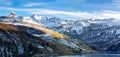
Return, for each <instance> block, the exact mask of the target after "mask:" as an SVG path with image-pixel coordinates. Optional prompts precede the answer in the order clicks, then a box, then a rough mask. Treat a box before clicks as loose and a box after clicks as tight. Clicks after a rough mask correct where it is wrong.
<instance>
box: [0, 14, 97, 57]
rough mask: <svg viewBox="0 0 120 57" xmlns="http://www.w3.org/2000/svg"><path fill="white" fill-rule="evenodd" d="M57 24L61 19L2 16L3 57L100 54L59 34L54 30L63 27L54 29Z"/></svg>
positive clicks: (0, 26) (0, 25)
mask: <svg viewBox="0 0 120 57" xmlns="http://www.w3.org/2000/svg"><path fill="white" fill-rule="evenodd" d="M38 17H39V16H38ZM47 20H48V21H47ZM55 20H56V21H59V20H60V19H59V20H57V19H56V18H48V17H42V18H40V19H36V17H35V16H31V17H16V18H13V17H9V16H0V39H1V40H0V57H32V56H33V55H34V56H35V54H56V55H65V54H66V55H67V54H77V53H78V54H80V53H97V51H95V50H93V49H91V48H90V47H88V46H87V45H86V44H84V43H83V42H82V41H80V40H76V39H73V38H69V36H67V35H65V34H62V33H59V32H57V30H56V31H54V30H52V29H50V28H54V27H59V26H56V25H55V26H54V25H52V24H53V23H54V21H55ZM61 21H62V20H61ZM65 21H66V20H65ZM65 21H64V22H62V23H61V22H60V23H57V24H58V25H60V26H61V25H63V24H65ZM52 22H53V23H52ZM45 24H48V25H49V26H47V25H45ZM54 24H56V23H54ZM51 26H53V27H51ZM46 27H48V28H46ZM49 27H50V28H49Z"/></svg>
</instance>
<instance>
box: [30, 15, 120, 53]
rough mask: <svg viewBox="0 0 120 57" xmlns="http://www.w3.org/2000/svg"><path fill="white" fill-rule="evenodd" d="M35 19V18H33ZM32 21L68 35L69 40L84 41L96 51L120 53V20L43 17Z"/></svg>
mask: <svg viewBox="0 0 120 57" xmlns="http://www.w3.org/2000/svg"><path fill="white" fill-rule="evenodd" d="M33 17H34V18H33ZM39 17H41V18H35V16H32V19H35V20H37V21H38V22H37V23H39V24H42V25H43V26H45V27H47V28H49V29H53V30H55V31H57V32H60V33H62V34H64V35H67V36H68V37H69V38H74V39H79V40H82V41H83V42H84V43H86V44H88V45H89V46H91V47H92V48H94V49H97V50H100V51H103V52H117V53H119V52H120V49H119V43H120V42H119V40H120V39H119V38H120V31H119V30H120V20H118V19H114V18H109V19H81V20H76V21H72V20H62V19H60V18H54V17H50V18H49V17H42V16H39Z"/></svg>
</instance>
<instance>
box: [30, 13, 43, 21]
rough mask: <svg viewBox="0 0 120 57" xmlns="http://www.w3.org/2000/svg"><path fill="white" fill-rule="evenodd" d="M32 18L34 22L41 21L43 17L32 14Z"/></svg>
mask: <svg viewBox="0 0 120 57" xmlns="http://www.w3.org/2000/svg"><path fill="white" fill-rule="evenodd" d="M31 17H32V18H34V19H36V20H41V19H43V16H38V15H36V14H34V15H33V16H31Z"/></svg>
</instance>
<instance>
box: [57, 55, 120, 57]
mask: <svg viewBox="0 0 120 57" xmlns="http://www.w3.org/2000/svg"><path fill="white" fill-rule="evenodd" d="M58 57H120V54H90V55H73V56H58Z"/></svg>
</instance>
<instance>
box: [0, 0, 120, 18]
mask: <svg viewBox="0 0 120 57" xmlns="http://www.w3.org/2000/svg"><path fill="white" fill-rule="evenodd" d="M11 11H15V12H16V13H17V15H18V16H24V15H25V16H30V15H32V14H38V15H53V16H57V17H63V18H65V17H66V16H67V18H68V17H69V18H72V17H76V18H117V19H119V18H120V0H0V15H9V13H10V12H11Z"/></svg>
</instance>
